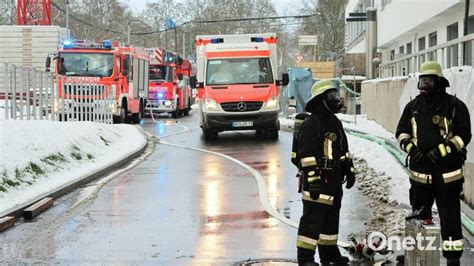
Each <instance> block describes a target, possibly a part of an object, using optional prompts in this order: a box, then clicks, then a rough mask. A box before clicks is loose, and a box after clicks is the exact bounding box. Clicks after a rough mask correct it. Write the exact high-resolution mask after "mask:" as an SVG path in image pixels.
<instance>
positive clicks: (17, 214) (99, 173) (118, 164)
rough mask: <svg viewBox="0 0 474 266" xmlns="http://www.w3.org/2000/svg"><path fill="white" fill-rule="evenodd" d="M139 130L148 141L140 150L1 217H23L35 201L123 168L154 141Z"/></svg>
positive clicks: (2, 214) (54, 196)
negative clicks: (24, 212)
mask: <svg viewBox="0 0 474 266" xmlns="http://www.w3.org/2000/svg"><path fill="white" fill-rule="evenodd" d="M137 129H138V131H140V133H141V134H142V135H143V136H144V137H145V138H146V141H145V143H144V144H143V146H142V147H140V148H139V149H138V150H136V151H135V152H132V153H131V154H129V155H127V156H125V157H123V158H122V159H120V160H118V161H116V162H114V163H112V164H110V165H108V166H106V167H105V168H102V169H100V170H98V171H96V172H94V173H92V174H90V175H88V176H85V177H83V178H81V179H79V180H76V181H73V182H72V183H67V184H64V185H63V186H61V187H59V188H56V189H55V190H53V191H52V192H49V193H47V194H43V195H40V196H38V197H37V198H35V199H33V200H29V201H27V202H25V203H22V204H19V206H18V205H17V206H15V207H13V208H11V209H9V210H6V211H5V212H3V213H1V214H0V218H1V217H5V216H13V217H16V218H19V217H22V215H23V211H24V210H25V209H26V208H28V207H29V206H30V205H32V204H34V203H35V202H37V201H39V200H41V199H43V198H45V197H50V198H53V199H54V200H55V199H57V198H59V197H61V196H63V195H66V194H68V193H69V192H71V191H73V190H75V189H77V188H79V187H81V186H84V185H86V184H88V183H90V182H91V181H93V180H95V179H98V178H99V177H102V176H104V175H106V174H108V173H110V172H112V171H114V170H117V169H119V168H121V167H122V166H124V165H125V164H127V163H129V162H130V161H131V160H133V159H135V158H137V157H138V156H139V155H141V154H142V153H143V152H144V151H145V150H146V149H147V148H148V147H149V145H150V144H152V143H153V141H151V140H150V138H149V136H147V135H146V134H144V133H143V131H142V130H140V129H139V128H137Z"/></svg>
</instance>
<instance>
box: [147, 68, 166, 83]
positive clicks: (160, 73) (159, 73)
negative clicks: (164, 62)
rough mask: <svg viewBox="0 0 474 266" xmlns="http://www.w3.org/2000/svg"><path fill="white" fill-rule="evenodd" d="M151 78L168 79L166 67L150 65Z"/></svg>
mask: <svg viewBox="0 0 474 266" xmlns="http://www.w3.org/2000/svg"><path fill="white" fill-rule="evenodd" d="M149 73H150V80H166V67H165V66H156V65H150V71H149Z"/></svg>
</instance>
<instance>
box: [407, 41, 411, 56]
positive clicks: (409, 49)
mask: <svg viewBox="0 0 474 266" xmlns="http://www.w3.org/2000/svg"><path fill="white" fill-rule="evenodd" d="M407 54H411V42H409V43H407Z"/></svg>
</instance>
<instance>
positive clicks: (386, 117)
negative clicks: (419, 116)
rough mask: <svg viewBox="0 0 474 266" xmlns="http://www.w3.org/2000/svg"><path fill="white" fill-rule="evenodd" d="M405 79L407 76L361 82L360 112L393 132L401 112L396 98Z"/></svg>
mask: <svg viewBox="0 0 474 266" xmlns="http://www.w3.org/2000/svg"><path fill="white" fill-rule="evenodd" d="M406 81H407V78H403V79H398V80H391V79H389V80H379V81H378V82H372V81H368V82H363V83H362V103H361V104H362V113H363V114H367V118H368V119H372V120H375V121H376V122H377V123H379V124H381V125H383V126H384V127H385V129H387V130H388V131H390V132H395V129H396V127H397V123H398V119H399V118H400V113H401V112H400V107H399V103H398V100H399V99H400V96H401V94H402V92H403V88H404V87H405V83H406Z"/></svg>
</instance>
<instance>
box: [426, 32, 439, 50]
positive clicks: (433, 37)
mask: <svg viewBox="0 0 474 266" xmlns="http://www.w3.org/2000/svg"><path fill="white" fill-rule="evenodd" d="M428 39H429V43H430V47H433V46H436V45H437V44H438V35H437V34H436V31H435V32H432V33H430V35H428Z"/></svg>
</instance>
